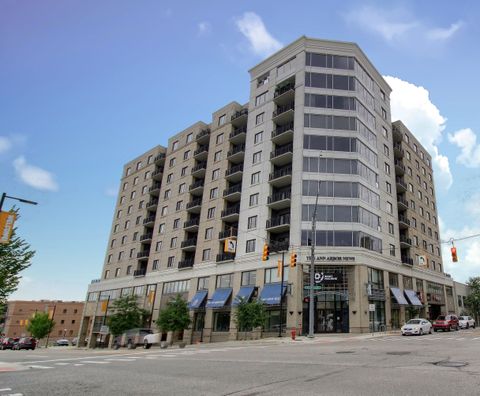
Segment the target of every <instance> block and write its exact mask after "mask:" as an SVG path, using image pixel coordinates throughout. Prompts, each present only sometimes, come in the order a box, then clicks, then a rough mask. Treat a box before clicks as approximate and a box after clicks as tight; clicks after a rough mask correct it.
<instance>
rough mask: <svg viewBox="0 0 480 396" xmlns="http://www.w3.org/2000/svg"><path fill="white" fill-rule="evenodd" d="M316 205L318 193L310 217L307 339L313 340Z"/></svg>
mask: <svg viewBox="0 0 480 396" xmlns="http://www.w3.org/2000/svg"><path fill="white" fill-rule="evenodd" d="M317 205H318V191H317V197H316V198H315V208H314V209H313V216H312V244H311V250H310V293H309V302H308V337H309V338H313V333H314V328H313V327H314V326H313V325H314V315H315V313H314V305H313V298H314V294H313V287H314V286H315V279H314V278H315V243H316V239H317V236H316V229H317Z"/></svg>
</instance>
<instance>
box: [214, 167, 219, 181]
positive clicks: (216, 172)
mask: <svg viewBox="0 0 480 396" xmlns="http://www.w3.org/2000/svg"><path fill="white" fill-rule="evenodd" d="M219 176H220V169H214V170H213V171H212V180H217V179H218V177H219Z"/></svg>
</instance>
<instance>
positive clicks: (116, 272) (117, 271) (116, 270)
mask: <svg viewBox="0 0 480 396" xmlns="http://www.w3.org/2000/svg"><path fill="white" fill-rule="evenodd" d="M119 275H120V268H117V269H115V278H116V277H118V276H119ZM62 322H63V320H62Z"/></svg>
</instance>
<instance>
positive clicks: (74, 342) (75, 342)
mask: <svg viewBox="0 0 480 396" xmlns="http://www.w3.org/2000/svg"><path fill="white" fill-rule="evenodd" d="M77 342H78V337H75V338H74V339H73V340H72V345H73V346H76V345H77Z"/></svg>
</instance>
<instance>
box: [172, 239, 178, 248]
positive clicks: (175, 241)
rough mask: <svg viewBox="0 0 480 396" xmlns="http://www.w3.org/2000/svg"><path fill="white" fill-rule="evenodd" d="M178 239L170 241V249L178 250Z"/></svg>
mask: <svg viewBox="0 0 480 396" xmlns="http://www.w3.org/2000/svg"><path fill="white" fill-rule="evenodd" d="M177 239H178V238H177V237H173V238H171V239H170V248H171V249H173V248H176V247H177Z"/></svg>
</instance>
